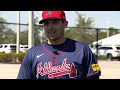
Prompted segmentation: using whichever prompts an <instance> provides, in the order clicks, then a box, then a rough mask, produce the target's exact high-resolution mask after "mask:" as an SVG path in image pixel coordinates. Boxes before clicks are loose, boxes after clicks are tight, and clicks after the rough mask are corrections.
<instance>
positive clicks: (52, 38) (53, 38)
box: [49, 37, 57, 41]
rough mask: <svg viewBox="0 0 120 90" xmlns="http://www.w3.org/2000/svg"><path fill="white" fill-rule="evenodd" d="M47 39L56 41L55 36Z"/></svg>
mask: <svg viewBox="0 0 120 90" xmlns="http://www.w3.org/2000/svg"><path fill="white" fill-rule="evenodd" d="M49 40H51V41H56V40H57V38H56V37H50V38H49Z"/></svg>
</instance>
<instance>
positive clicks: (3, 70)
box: [0, 60, 120, 79]
mask: <svg viewBox="0 0 120 90" xmlns="http://www.w3.org/2000/svg"><path fill="white" fill-rule="evenodd" d="M98 63H99V65H100V68H101V71H102V74H101V76H100V78H101V79H120V61H101V60H100V61H98ZM19 68H20V64H1V63H0V79H16V78H17V74H18V71H19Z"/></svg>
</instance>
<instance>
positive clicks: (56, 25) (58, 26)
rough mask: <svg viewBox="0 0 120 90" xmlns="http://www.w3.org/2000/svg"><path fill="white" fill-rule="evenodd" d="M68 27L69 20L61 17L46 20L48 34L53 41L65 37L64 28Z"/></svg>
mask: <svg viewBox="0 0 120 90" xmlns="http://www.w3.org/2000/svg"><path fill="white" fill-rule="evenodd" d="M66 27H67V22H66V21H64V22H63V21H61V20H59V19H49V20H45V22H44V30H45V33H46V36H47V38H48V39H49V40H53V41H55V40H58V39H62V38H64V29H65V28H66Z"/></svg>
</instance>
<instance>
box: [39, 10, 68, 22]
mask: <svg viewBox="0 0 120 90" xmlns="http://www.w3.org/2000/svg"><path fill="white" fill-rule="evenodd" d="M46 19H60V20H66V16H65V13H64V11H43V12H42V20H41V21H40V22H39V24H42V23H43V22H44V20H46Z"/></svg>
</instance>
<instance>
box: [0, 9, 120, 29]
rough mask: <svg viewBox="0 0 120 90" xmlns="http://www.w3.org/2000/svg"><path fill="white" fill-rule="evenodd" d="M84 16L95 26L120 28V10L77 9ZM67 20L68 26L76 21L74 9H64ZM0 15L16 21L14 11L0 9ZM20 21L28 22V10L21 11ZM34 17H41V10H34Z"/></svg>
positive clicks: (71, 25)
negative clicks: (92, 21) (90, 19)
mask: <svg viewBox="0 0 120 90" xmlns="http://www.w3.org/2000/svg"><path fill="white" fill-rule="evenodd" d="M78 12H79V13H81V14H83V15H84V16H85V17H86V18H93V20H94V26H95V27H96V28H108V27H114V28H117V29H120V11H78ZM65 13H66V18H67V20H68V26H69V27H74V26H75V25H76V23H77V14H76V13H75V11H65ZM0 17H3V18H4V19H5V20H7V22H14V23H16V11H0ZM20 17H21V20H20V22H21V23H24V24H26V23H27V22H28V12H27V11H21V14H20ZM34 17H39V19H41V11H34Z"/></svg>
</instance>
